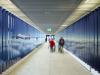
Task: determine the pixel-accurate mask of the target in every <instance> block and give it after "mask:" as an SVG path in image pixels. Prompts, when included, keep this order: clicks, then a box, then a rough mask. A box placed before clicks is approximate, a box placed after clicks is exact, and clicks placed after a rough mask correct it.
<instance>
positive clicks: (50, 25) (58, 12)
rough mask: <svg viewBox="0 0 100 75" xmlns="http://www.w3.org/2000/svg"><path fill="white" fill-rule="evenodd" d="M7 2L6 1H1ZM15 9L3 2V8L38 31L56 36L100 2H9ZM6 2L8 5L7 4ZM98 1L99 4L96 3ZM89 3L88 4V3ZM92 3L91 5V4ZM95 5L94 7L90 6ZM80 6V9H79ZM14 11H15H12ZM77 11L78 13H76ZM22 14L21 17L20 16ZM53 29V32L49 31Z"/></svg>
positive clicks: (34, 0)
mask: <svg viewBox="0 0 100 75" xmlns="http://www.w3.org/2000/svg"><path fill="white" fill-rule="evenodd" d="M1 1H5V0H1ZM7 1H10V4H11V3H12V4H13V6H16V7H15V8H16V9H17V10H15V8H14V7H8V6H9V5H10V4H8V6H6V5H7V4H5V3H4V2H2V4H1V5H2V6H4V7H5V8H7V9H8V10H9V11H11V12H13V13H14V14H15V15H17V16H18V17H19V18H21V19H23V20H24V21H26V22H28V23H29V24H31V25H33V26H34V27H36V28H37V29H39V30H41V31H43V32H45V33H46V34H55V33H56V32H58V31H60V30H62V29H64V28H65V27H67V26H68V25H70V24H71V23H73V22H75V21H76V20H78V19H79V18H80V17H81V16H83V15H85V14H86V13H88V12H90V11H91V10H93V9H94V8H96V6H97V5H100V0H90V1H89V0H7ZM7 1H6V3H7ZM94 1H98V2H94ZM86 2H87V3H86ZM89 2H90V3H89ZM82 4H85V5H87V7H88V8H87V9H86V8H84V7H85V6H83V8H82ZM90 5H94V6H90ZM79 6H80V7H79ZM11 9H13V10H11ZM76 10H77V11H76ZM19 14H20V16H19ZM48 29H51V31H48Z"/></svg>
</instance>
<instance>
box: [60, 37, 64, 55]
mask: <svg viewBox="0 0 100 75" xmlns="http://www.w3.org/2000/svg"><path fill="white" fill-rule="evenodd" d="M64 44H65V41H64V39H63V37H61V38H60V39H59V44H58V52H60V53H63V46H64Z"/></svg>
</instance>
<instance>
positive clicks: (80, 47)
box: [56, 8, 100, 72]
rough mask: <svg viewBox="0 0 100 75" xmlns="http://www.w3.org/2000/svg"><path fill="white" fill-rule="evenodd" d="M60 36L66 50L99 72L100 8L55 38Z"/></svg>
mask: <svg viewBox="0 0 100 75" xmlns="http://www.w3.org/2000/svg"><path fill="white" fill-rule="evenodd" d="M61 35H63V37H64V39H65V41H66V43H65V48H66V49H67V50H69V51H70V52H72V53H73V54H75V55H76V56H77V57H79V58H80V59H82V60H83V61H84V62H86V63H87V64H89V65H90V66H91V67H92V68H95V69H96V70H98V71H99V72H100V8H97V9H95V10H94V11H93V12H91V13H90V14H88V15H86V16H85V17H83V18H81V19H80V20H78V21H77V22H75V23H74V24H72V25H70V26H69V27H67V28H66V29H64V30H63V31H61V32H59V33H58V34H56V38H58V39H59V38H60V37H61ZM58 39H57V40H58Z"/></svg>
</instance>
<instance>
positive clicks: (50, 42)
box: [49, 39, 55, 52]
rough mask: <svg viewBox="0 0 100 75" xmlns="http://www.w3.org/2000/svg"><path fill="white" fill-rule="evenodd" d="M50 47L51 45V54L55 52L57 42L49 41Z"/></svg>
mask: <svg viewBox="0 0 100 75" xmlns="http://www.w3.org/2000/svg"><path fill="white" fill-rule="evenodd" d="M49 45H50V51H51V52H55V42H54V40H53V39H51V40H50V41H49Z"/></svg>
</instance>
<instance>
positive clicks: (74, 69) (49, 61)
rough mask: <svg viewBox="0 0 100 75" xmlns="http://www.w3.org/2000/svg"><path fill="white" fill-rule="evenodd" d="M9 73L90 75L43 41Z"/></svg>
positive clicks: (79, 65)
mask: <svg viewBox="0 0 100 75" xmlns="http://www.w3.org/2000/svg"><path fill="white" fill-rule="evenodd" d="M9 75H92V74H91V73H90V72H89V71H88V70H87V69H85V68H84V67H83V66H82V65H81V64H80V63H78V62H77V61H76V60H75V59H74V58H73V57H71V56H70V55H69V54H67V53H63V54H61V53H58V52H57V51H56V52H55V53H51V52H50V50H49V49H48V44H47V43H45V44H44V45H43V46H42V47H41V48H39V50H38V51H37V52H35V53H33V54H32V56H31V57H30V58H29V59H27V61H26V62H24V64H22V65H21V66H19V67H18V68H16V69H15V70H14V71H13V72H12V73H10V74H9Z"/></svg>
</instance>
